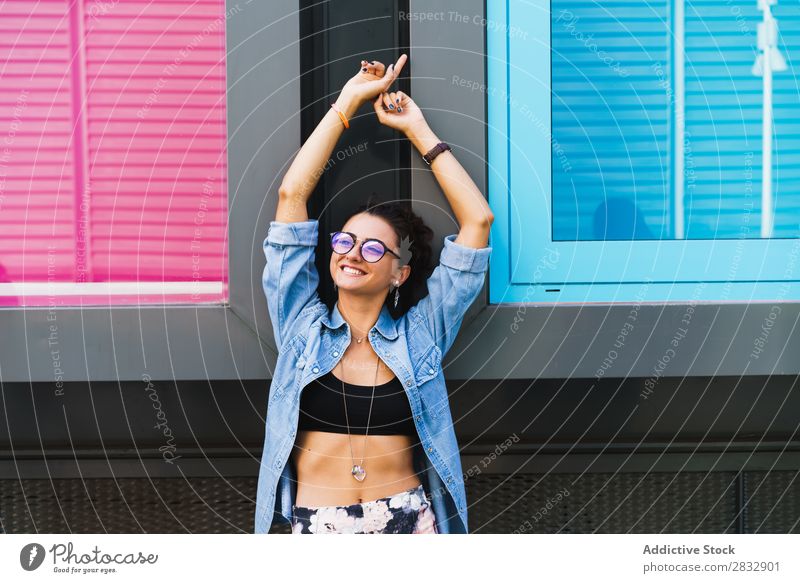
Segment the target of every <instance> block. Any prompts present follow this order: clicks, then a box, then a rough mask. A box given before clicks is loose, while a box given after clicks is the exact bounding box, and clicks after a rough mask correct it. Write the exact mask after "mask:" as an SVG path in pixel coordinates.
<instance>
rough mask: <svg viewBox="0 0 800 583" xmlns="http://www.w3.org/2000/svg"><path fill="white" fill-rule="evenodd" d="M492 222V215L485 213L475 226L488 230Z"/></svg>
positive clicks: (489, 212)
mask: <svg viewBox="0 0 800 583" xmlns="http://www.w3.org/2000/svg"><path fill="white" fill-rule="evenodd" d="M493 222H494V214H492V211H487V212H485V213H484V214H483V215H482V216H481V218H480V220H479V221H478V222H477V223H476V226H478V227H481V228H483V229H490V228H491V226H492V223H493Z"/></svg>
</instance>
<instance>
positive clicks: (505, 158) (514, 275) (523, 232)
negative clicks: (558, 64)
mask: <svg viewBox="0 0 800 583" xmlns="http://www.w3.org/2000/svg"><path fill="white" fill-rule="evenodd" d="M670 1H671V0H670ZM508 4H509V1H508V0H504V1H503V2H494V3H491V8H490V12H489V15H488V19H487V20H488V21H490V22H499V23H503V24H505V27H503V26H495V27H492V28H490V29H489V30H488V31H487V49H488V50H487V58H488V59H489V60H488V61H487V62H488V63H490V64H491V66H488V67H487V79H488V83H487V92H486V93H487V101H488V106H487V107H488V136H489V165H490V166H491V167H492V168H493V169H494V171H493V172H491V173H490V176H489V193H490V196H489V201H490V204H491V206H492V208H493V209H502V210H501V213H500V214H502V215H503V219H502V220H499V221H498V222H497V224H498V228H497V229H496V230H495V234H496V235H497V236H496V238H495V241H496V242H497V245H498V247H499V248H500V250H501V252H500V253H498V254H497V257H496V258H495V257H493V264H492V267H494V268H495V269H494V271H493V278H492V286H491V301H492V302H493V303H502V302H508V301H513V302H529V301H536V302H544V303H553V304H556V303H562V302H598V301H600V302H619V301H628V302H630V301H633V300H634V299H635V298H637V297H639V295H640V294H642V295H644V297H645V299H646V300H647V301H652V302H660V301H664V302H666V301H708V302H717V301H747V302H771V301H784V300H793V301H796V300H798V299H800V269H797V268H793V265H794V264H796V263H797V262H798V261H800V258H798V254H799V253H800V239H797V238H794V239H792V238H771V239H754V238H745V239H734V238H724V239H714V240H699V239H675V240H673V239H669V240H639V239H634V240H618V241H615V240H604V241H603V240H601V241H588V240H569V241H554V240H552V230H553V220H552V212H553V204H554V201H553V199H552V194H553V187H554V186H553V185H554V180H553V169H552V164H553V161H552V156H551V149H550V148H546V147H544V146H545V144H546V143H547V142H548V141H549V140H547V135H552V132H551V127H552V113H551V112H552V103H551V101H552V91H551V87H552V71H551V69H550V58H549V55H550V50H551V49H550V46H551V44H552V43H551V39H552V30H551V26H550V22H551V18H536V17H535V16H533V15H532V13H526V15H525V16H526V18H525V19H524V20H523V21H515V22H513V23H511V22H510V21H509V18H510V15H509V12H508V10H507V5H508ZM524 4H525V6H526V8H527V9H528V10H531V12H532V11H533V10H534V8H531V6H532V5H536V6H538V8H539V9H540V10H541V11H542V12H546V13H547V14H548V15H549V14H550V6H551V2H550V0H535V1H533V2H525V3H524ZM512 24H513V25H514V26H515V27H520V28H521V29H522V30H524V31H525V32H526V33H527V34H530V35H532V36H533V37H534V38H542V37H545V38H547V39H548V42H547V43H546V45H547V46H546V47H545V45H544V44H542V45H541V49H542V52H543V53H544V52H545V51H546V52H547V55H548V58H537V57H536V55H530V54H529V53H527V52H526V53H525V54H526V57H532V58H529V59H528V60H526V65H525V70H524V72H521V73H519V72H517V74H516V75H514V71H515V67H514V64H513V62H504V63H502V64H498V63H497V60H496V58H495V56H496V55H506V58H507V59H513V58H514V56H513V52H514V46H515V41H516V40H518V38H519V36H520V35H512V34H508V35H506V34H504V32H503V31H504V30H514V29H512V28H511V25H512ZM679 40H680V39H676V40H675V41H674V42H676V43H677V44H679V45H680V44H682V43H680V42H678V41H679ZM522 42H525V43H527V46H531V44H533V46H536V47H538V46H540V45H539V44H538V43H536V42H535V41H534V42H533V43H530V39H529V38H527V37H526V38H525V40H524V41H522ZM498 65H499V66H498ZM541 79H548V80H549V85H548V86H547V87H541V86H537V83H541V81H540V80H541ZM516 83H520V84H522V85H523V86H524V87H523V88H522V89H517V90H515V88H514V86H513V85H514V84H516ZM681 85H682V83H681ZM515 95H523V96H524V97H523V98H521V103H522V104H521V105H520V104H519V103H516V102H514V101H513V98H514V96H515ZM498 96H502V98H501V97H498ZM678 101H680V100H679V99H676V102H678ZM512 105H513V106H512ZM523 108H525V109H523ZM529 113H530V114H532V115H533V116H534V119H537V120H540V121H541V123H543V124H546V125H548V126H549V127H548V128H547V131H548V134H546V135H544V136H543V139H542V146H543V147H541V148H530V147H528V148H524V147H523V145H522V144H520V143H518V142H517V141H515V139H514V134H513V132H514V130H515V128H519V127H521V124H525V123H527V122H526V117H527V116H528V114H529ZM671 118H672V122H674V123H672V124H671V126H672V131H673V133H674V131H676V130H675V126H676V124H677V122H678V121H681V119H682V115H681V114H680V112H679V111H677V105H676V107H675V108H673V109H672V110H671ZM521 131H522V132H523V134H524V133H525V132H526V131H527V128H526V129H523V130H521ZM526 135H529V134H526ZM669 141H670V143H672V144H673V145H674V144H675V143H676V140H675V137H674V136H673V138H671V139H670V140H669ZM526 144H527V143H526ZM675 154H676V157H677V158H678V159H680V160H683V158H682V156H683V152H682V150H681V149H678V150H677V151H676V152H675ZM514 167H516V168H520V167H521V168H524V171H522V172H519V171H516V172H515V171H514V170H513V168H514ZM674 172H675V169H673V168H670V171H669V175H670V176H671V178H670V180H671V182H672V183H677V182H678V181H680V180H682V178H681V175H679V176H675V174H674ZM531 175H532V176H531ZM531 183H535V184H536V185H537V186H538V187H541V188H542V190H543V191H544V194H543V195H542V196H517V197H515V196H514V195H513V194H512V193H513V192H514V191H515V189H519V188H520V187H521V186H523V185H529V184H531ZM535 188H536V187H534V190H535ZM673 188H674V185H673ZM510 209H513V212H510ZM495 214H496V216H498V218H499V217H500V214H498V212H497V210H495ZM520 217H536V219H534V222H533V224H531V222H523V221H522V220H520ZM531 227H534V228H533V229H532V228H531ZM529 249H533V250H534V251H533V252H532V253H527V252H525V251H526V250H529ZM654 257H658V263H657V270H656V265H655V264H654V263H653V258H654ZM692 257H703V258H704V260H703V261H702V262H693V261H691V259H690V258H692ZM552 258H557V259H555V260H550V259H552ZM793 258H794V263H793V261H792V259H793ZM771 265H781V266H783V265H789V267H788V268H787V269H786V270H784V269H778V270H776V271H772V270H770V268H769V266H771ZM731 272H733V276H731ZM731 277H733V278H734V280H733V281H728V279H729V278H731ZM643 289H644V291H642V290H643Z"/></svg>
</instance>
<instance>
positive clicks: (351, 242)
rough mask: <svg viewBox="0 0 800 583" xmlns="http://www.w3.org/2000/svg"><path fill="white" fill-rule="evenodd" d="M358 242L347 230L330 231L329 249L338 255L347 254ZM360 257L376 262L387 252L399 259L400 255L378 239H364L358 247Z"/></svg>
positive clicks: (368, 261) (369, 261)
mask: <svg viewBox="0 0 800 583" xmlns="http://www.w3.org/2000/svg"><path fill="white" fill-rule="evenodd" d="M357 242H358V238H357V237H356V236H355V235H354V234H353V233H348V232H347V231H335V232H333V233H331V249H333V251H334V253H338V254H339V255H347V254H348V253H350V250H351V249H352V248H353V247H354V246H355V244H356V243H357ZM359 251H360V252H361V257H362V258H363V259H364V261H366V262H367V263H376V262H378V261H380V260H381V258H382V257H383V256H384V255H385V254H386V253H387V252H388V253H391V254H392V255H394V256H395V257H397V258H398V259H400V256H399V255H398V254H397V253H395V252H394V251H392V250H391V249H389V248H388V247H387V246H386V244H385V243H384V242H383V241H381V240H380V239H364V240H363V241H361V246H360V247H359Z"/></svg>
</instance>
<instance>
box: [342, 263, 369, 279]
mask: <svg viewBox="0 0 800 583" xmlns="http://www.w3.org/2000/svg"><path fill="white" fill-rule="evenodd" d="M339 269H340V270H341V271H342V272H344V273H346V274H347V275H349V276H351V277H362V276H364V275H366V273H365V272H364V271H363V270H361V269H359V268H358V267H353V266H352V265H342V266H341V267H339Z"/></svg>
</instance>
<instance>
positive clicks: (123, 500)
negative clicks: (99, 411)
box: [0, 472, 797, 534]
mask: <svg viewBox="0 0 800 583" xmlns="http://www.w3.org/2000/svg"><path fill="white" fill-rule="evenodd" d="M794 475H795V474H794V473H780V474H778V473H775V472H773V473H772V474H771V475H770V476H769V479H767V480H766V481H765V484H764V487H763V488H762V490H761V492H760V493H759V495H758V498H757V499H756V501H755V502H756V503H755V504H754V508H753V509H752V510H751V512H752V514H751V516H755V515H756V514H757V513H758V512H761V511H760V510H759V509H761V508H770V507H772V506H774V505H775V504H776V502H777V501H778V498H779V492H782V491H783V490H784V488H785V486H786V485H787V484H789V483H790V482H791V480H792V478H793V477H794ZM734 478H735V474H733V473H702V472H697V473H682V474H668V473H663V474H659V473H649V474H583V475H579V474H560V475H550V476H547V477H541V476H537V475H533V474H527V475H526V474H516V475H502V474H488V473H485V474H482V475H479V476H476V477H473V478H470V479H468V481H467V497H468V501H469V505H470V506H469V516H470V530H471V532H474V533H483V534H487V533H510V532H514V531H519V532H526V533H555V532H572V533H594V532H597V533H627V532H639V533H645V532H664V533H686V532H699V533H723V532H734V531H735V528H736V520H735V516H736V512H737V506H736V489H735V482H734ZM640 481H641V483H640ZM793 488H795V490H793V491H791V492H789V493H788V494H787V495H786V496H784V498H783V499H781V504H785V505H788V506H781V507H780V508H779V509H777V510H783V509H785V508H787V507H789V506H791V507H792V508H794V514H791V513H790V514H789V515H788V517H787V518H786V519H785V520H784V521H783V523H780V522H776V521H780V520H782V519H781V517H780V516H779V512H773V513H772V514H773V515H775V516H774V519H773V520H774V522H770V523H769V524H768V527H766V528H762V529H761V531H764V532H766V531H769V532H788V530H789V529H788V528H787V527H786V525H787V524H791V523H793V521H796V520H797V513H796V509H797V504H796V500H797V495H796V486H793ZM255 489H256V480H255V478H232V479H227V480H224V479H220V478H190V479H187V480H183V479H157V480H147V479H129V478H126V479H119V480H116V481H115V480H111V479H93V480H86V481H81V480H54V481H53V482H51V481H49V480H23V481H21V482H19V481H14V480H0V522H2V525H3V527H4V528H5V529H6V531H7V532H9V533H33V532H40V533H65V532H72V533H92V532H109V533H171V532H175V533H187V532H189V533H215V532H218V533H243V532H252V528H253V512H254V509H255V507H254V501H253V498H254V496H255ZM773 496H774V497H773ZM548 504H549V508H548ZM526 521H527V522H526ZM270 532H273V533H288V532H289V526H288V525H286V524H280V525H273V528H272V530H271V531H270Z"/></svg>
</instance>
